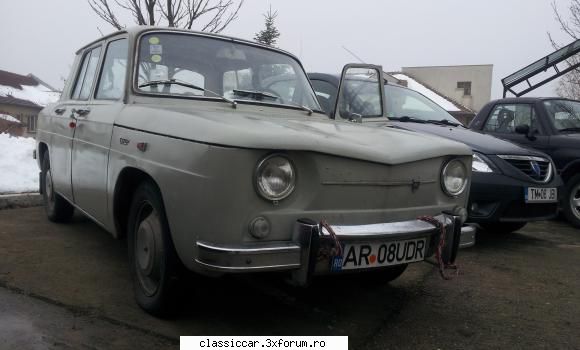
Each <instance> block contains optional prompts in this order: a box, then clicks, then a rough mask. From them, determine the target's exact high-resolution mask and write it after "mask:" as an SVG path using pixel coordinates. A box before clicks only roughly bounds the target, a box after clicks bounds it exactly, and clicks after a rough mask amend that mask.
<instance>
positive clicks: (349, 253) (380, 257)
mask: <svg viewBox="0 0 580 350" xmlns="http://www.w3.org/2000/svg"><path fill="white" fill-rule="evenodd" d="M426 251H427V239H426V238H419V239H410V240H406V241H393V242H385V243H381V242H369V243H356V244H345V246H344V251H343V253H342V267H341V268H336V267H335V268H334V269H333V270H334V271H337V270H338V271H340V270H355V269H368V268H371V267H381V266H392V265H400V264H406V263H411V262H416V261H422V260H425V253H426Z"/></svg>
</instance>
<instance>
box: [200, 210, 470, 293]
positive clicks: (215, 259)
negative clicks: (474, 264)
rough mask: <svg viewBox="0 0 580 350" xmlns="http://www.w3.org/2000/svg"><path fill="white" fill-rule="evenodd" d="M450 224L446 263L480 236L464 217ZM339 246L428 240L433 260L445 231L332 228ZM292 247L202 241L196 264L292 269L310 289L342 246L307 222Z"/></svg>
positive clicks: (447, 219)
mask: <svg viewBox="0 0 580 350" xmlns="http://www.w3.org/2000/svg"><path fill="white" fill-rule="evenodd" d="M435 219H436V220H437V221H439V222H440V223H441V224H443V225H445V228H446V238H445V247H444V250H443V254H442V257H443V260H444V261H445V262H447V263H453V262H454V261H455V258H456V256H457V251H458V249H459V247H460V245H461V246H463V247H468V246H472V245H473V243H474V242H475V241H474V240H475V235H474V231H473V230H472V229H470V228H469V227H466V226H463V227H462V221H461V218H460V217H459V216H454V215H449V214H441V215H438V216H436V217H435ZM332 228H333V230H334V231H335V233H336V236H337V238H338V241H339V242H340V244H342V245H343V247H344V244H345V243H351V244H352V243H368V242H390V241H402V240H408V239H417V238H426V239H427V249H426V254H425V256H426V257H428V256H431V255H433V254H434V253H435V249H436V247H437V245H438V244H439V241H440V229H439V228H437V227H436V226H435V225H433V224H431V223H428V222H425V221H422V220H418V219H417V220H409V221H401V222H391V223H379V224H370V225H350V226H332ZM292 237H293V238H292V240H291V241H288V242H257V243H245V244H243V245H237V246H224V245H215V244H212V243H209V242H197V258H196V260H195V261H196V263H197V264H198V265H199V266H200V267H201V268H202V269H206V270H209V271H217V272H222V273H224V272H226V273H235V272H256V271H284V270H291V271H292V272H293V273H292V276H293V281H294V282H295V283H296V284H301V285H304V284H307V283H308V282H309V280H310V278H311V277H312V276H314V275H322V274H328V273H331V263H332V261H331V260H332V256H330V255H329V254H327V253H328V252H330V251H332V248H333V247H335V244H336V242H335V241H334V240H333V239H332V238H330V236H329V235H328V233H327V232H326V230H325V229H323V230H322V232H320V229H319V225H318V223H316V222H314V221H311V220H307V219H303V220H298V221H297V222H296V223H295V224H294V229H293V235H292Z"/></svg>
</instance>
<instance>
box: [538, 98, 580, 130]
mask: <svg viewBox="0 0 580 350" xmlns="http://www.w3.org/2000/svg"><path fill="white" fill-rule="evenodd" d="M544 106H546V110H547V111H548V116H549V117H550V120H551V121H552V124H554V127H556V129H558V130H559V131H576V132H580V102H576V101H567V100H548V101H544Z"/></svg>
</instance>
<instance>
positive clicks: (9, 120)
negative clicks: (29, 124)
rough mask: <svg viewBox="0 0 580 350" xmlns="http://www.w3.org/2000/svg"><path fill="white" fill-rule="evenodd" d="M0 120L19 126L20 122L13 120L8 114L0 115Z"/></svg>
mask: <svg viewBox="0 0 580 350" xmlns="http://www.w3.org/2000/svg"><path fill="white" fill-rule="evenodd" d="M0 120H6V121H8V122H11V123H17V124H20V120H18V119H16V118H14V117H13V116H11V115H9V114H3V113H0Z"/></svg>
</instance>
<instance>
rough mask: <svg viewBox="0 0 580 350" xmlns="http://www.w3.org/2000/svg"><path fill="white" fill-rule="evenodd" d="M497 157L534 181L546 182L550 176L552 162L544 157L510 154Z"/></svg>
mask: <svg viewBox="0 0 580 350" xmlns="http://www.w3.org/2000/svg"><path fill="white" fill-rule="evenodd" d="M498 157H500V158H501V159H503V160H505V161H506V162H508V163H509V164H510V165H512V166H513V167H515V168H517V169H518V170H519V171H521V172H522V173H524V174H526V175H528V176H529V177H531V178H532V179H534V180H536V181H540V182H548V181H550V179H551V178H552V163H551V162H550V161H549V160H548V159H546V158H542V157H531V156H511V155H498Z"/></svg>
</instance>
